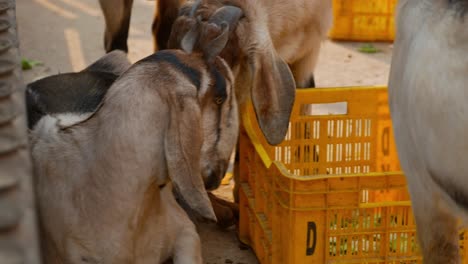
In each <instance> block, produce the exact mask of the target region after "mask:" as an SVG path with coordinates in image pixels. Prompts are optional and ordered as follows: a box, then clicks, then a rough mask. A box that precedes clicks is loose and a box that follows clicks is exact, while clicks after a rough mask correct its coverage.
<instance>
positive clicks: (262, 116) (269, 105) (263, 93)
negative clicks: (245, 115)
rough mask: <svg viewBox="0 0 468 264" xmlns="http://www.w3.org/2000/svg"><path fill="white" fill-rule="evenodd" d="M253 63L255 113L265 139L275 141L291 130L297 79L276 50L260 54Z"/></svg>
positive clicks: (269, 141)
mask: <svg viewBox="0 0 468 264" xmlns="http://www.w3.org/2000/svg"><path fill="white" fill-rule="evenodd" d="M272 53H273V52H272ZM251 63H253V65H251V66H253V67H252V69H253V76H252V77H253V86H252V91H251V95H252V102H253V105H254V109H255V113H256V116H257V119H258V121H259V125H260V128H261V130H262V132H263V134H264V135H265V138H266V140H267V141H268V143H269V144H271V145H276V144H279V143H281V142H282V141H283V139H284V137H285V136H286V132H287V131H288V126H289V118H290V116H291V111H292V107H293V104H294V98H295V93H296V83H295V81H294V78H293V75H292V73H291V70H290V69H289V67H288V65H287V64H286V63H285V62H284V61H283V60H282V59H281V58H279V57H277V56H275V55H274V54H268V52H267V53H260V54H257V55H256V56H255V58H254V59H253V62H251Z"/></svg>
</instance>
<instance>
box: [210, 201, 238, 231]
mask: <svg viewBox="0 0 468 264" xmlns="http://www.w3.org/2000/svg"><path fill="white" fill-rule="evenodd" d="M208 197H209V198H210V201H211V205H212V206H213V210H214V212H215V215H216V218H217V219H218V222H217V225H218V226H219V227H221V228H223V229H225V228H228V227H231V226H233V225H235V224H237V223H238V222H239V206H238V205H237V204H235V203H232V202H228V201H226V200H223V199H221V198H218V197H216V196H215V195H214V194H212V193H208Z"/></svg>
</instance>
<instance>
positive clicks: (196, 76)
mask: <svg viewBox="0 0 468 264" xmlns="http://www.w3.org/2000/svg"><path fill="white" fill-rule="evenodd" d="M141 62H166V63H169V64H170V65H172V66H173V67H174V68H175V69H176V70H177V71H179V72H181V73H182V74H184V75H185V76H186V77H187V78H188V79H189V80H190V82H191V83H192V84H193V85H195V87H197V89H200V85H201V73H200V71H198V70H196V69H195V68H192V67H190V66H189V65H187V64H185V63H183V62H182V61H181V60H180V59H179V58H178V57H177V56H176V55H175V54H174V53H173V52H171V51H160V52H157V53H155V54H153V55H151V56H149V57H146V58H145V59H143V60H142V61H141Z"/></svg>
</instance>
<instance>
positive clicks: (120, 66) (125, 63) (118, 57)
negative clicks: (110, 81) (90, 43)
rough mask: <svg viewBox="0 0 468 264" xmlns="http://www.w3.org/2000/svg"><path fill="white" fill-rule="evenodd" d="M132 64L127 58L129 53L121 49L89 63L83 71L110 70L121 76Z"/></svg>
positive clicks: (109, 71)
mask: <svg viewBox="0 0 468 264" xmlns="http://www.w3.org/2000/svg"><path fill="white" fill-rule="evenodd" d="M130 66H131V63H130V61H129V60H128V58H127V54H126V53H125V52H123V51H121V50H114V51H111V52H109V53H107V54H106V55H104V56H103V57H101V58H100V59H99V60H97V61H95V62H94V63H93V64H91V65H89V66H88V67H87V68H86V69H84V70H83V71H82V72H85V71H88V72H108V73H113V74H115V75H117V76H120V75H122V73H124V72H125V71H126V70H127V69H128V68H130Z"/></svg>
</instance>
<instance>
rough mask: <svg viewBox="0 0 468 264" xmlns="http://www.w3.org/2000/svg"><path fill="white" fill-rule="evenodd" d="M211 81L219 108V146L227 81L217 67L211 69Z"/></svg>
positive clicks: (216, 143) (217, 141)
mask: <svg viewBox="0 0 468 264" xmlns="http://www.w3.org/2000/svg"><path fill="white" fill-rule="evenodd" d="M210 71H211V78H212V79H211V80H212V84H211V85H212V87H213V88H214V100H215V103H216V105H217V107H218V113H217V120H216V121H217V122H216V123H217V124H218V131H217V133H216V142H215V146H217V145H218V143H219V140H220V135H221V130H222V129H221V118H222V110H223V109H222V106H223V104H224V101H226V98H227V91H226V87H227V86H226V80H225V79H224V77H223V76H222V75H221V73H220V72H219V70H218V69H217V68H216V67H211V69H210Z"/></svg>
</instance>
